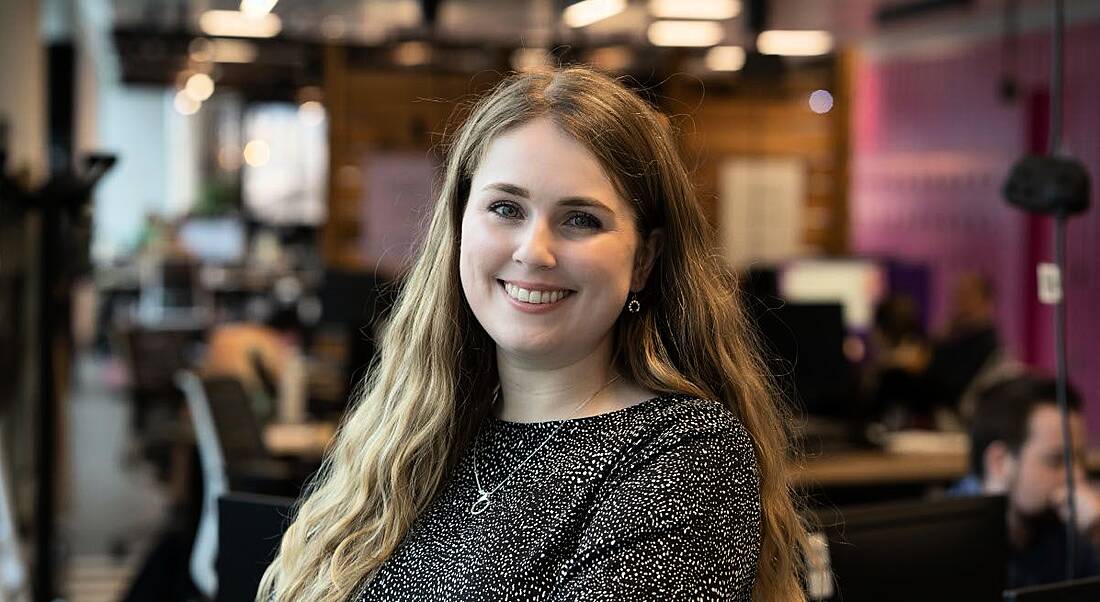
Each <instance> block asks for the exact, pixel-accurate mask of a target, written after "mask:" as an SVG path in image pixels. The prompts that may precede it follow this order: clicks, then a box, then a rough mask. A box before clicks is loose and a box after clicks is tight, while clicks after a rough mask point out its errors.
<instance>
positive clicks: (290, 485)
mask: <svg viewBox="0 0 1100 602" xmlns="http://www.w3.org/2000/svg"><path fill="white" fill-rule="evenodd" d="M202 386H203V390H204V391H205V393H206V399H207V401H208V402H209V404H210V414H211V417H212V418H213V421H214V427H215V429H216V431H217V437H218V443H219V445H220V447H221V450H222V455H223V458H224V462H225V471H226V477H227V478H228V480H229V482H228V486H229V490H230V491H234V492H249V493H261V494H268V495H281V496H289V497H297V495H298V493H299V492H300V491H301V487H302V485H303V484H304V482H305V480H306V479H307V478H308V477H309V473H310V470H309V469H310V466H308V465H307V464H303V463H299V462H296V461H294V460H291V459H282V458H274V457H272V456H271V455H270V454H269V453H268V451H267V448H266V447H265V445H264V441H263V432H262V430H261V427H260V422H259V420H258V419H257V417H256V414H255V412H254V411H253V410H252V398H251V397H250V395H249V393H248V390H247V389H245V387H244V385H243V384H242V383H241V381H239V380H237V379H236V378H234V377H230V376H216V377H209V378H204V379H203V380H202Z"/></svg>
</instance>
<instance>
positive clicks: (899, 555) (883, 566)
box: [815, 496, 1008, 602]
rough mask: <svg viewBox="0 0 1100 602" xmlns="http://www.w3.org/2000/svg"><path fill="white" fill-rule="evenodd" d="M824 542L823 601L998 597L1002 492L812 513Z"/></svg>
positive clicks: (1003, 556)
mask: <svg viewBox="0 0 1100 602" xmlns="http://www.w3.org/2000/svg"><path fill="white" fill-rule="evenodd" d="M815 518H816V520H817V525H818V526H819V527H820V529H821V531H823V532H824V535H825V538H826V540H827V542H828V551H829V565H830V566H831V571H832V574H833V577H834V581H833V585H834V586H835V591H834V595H833V596H832V597H830V598H825V599H828V600H844V601H849V602H850V601H855V600H891V601H892V602H908V601H914V602H915V601H918V600H919V601H921V602H927V601H928V600H937V601H947V600H974V601H981V600H999V599H1000V598H1001V595H1002V592H1003V590H1004V584H1005V565H1006V561H1007V554H1008V547H1007V538H1006V527H1005V499H1004V497H1001V496H990V497H973V498H954V499H945V500H934V501H929V500H919V501H911V502H900V503H890V504H884V505H876V506H865V507H858V508H855V507H854V508H847V509H836V508H830V509H822V510H818V511H817V512H816V517H815Z"/></svg>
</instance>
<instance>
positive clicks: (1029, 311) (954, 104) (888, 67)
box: [851, 24, 1100, 443]
mask: <svg viewBox="0 0 1100 602" xmlns="http://www.w3.org/2000/svg"><path fill="white" fill-rule="evenodd" d="M1066 41H1067V50H1066V55H1065V56H1066V70H1065V76H1066V90H1065V92H1066V98H1065V104H1064V105H1063V106H1064V110H1065V127H1064V130H1063V131H1064V140H1065V143H1066V149H1067V151H1069V152H1070V153H1072V154H1073V155H1074V156H1076V157H1077V158H1079V159H1080V160H1082V161H1083V162H1084V163H1085V165H1086V166H1087V167H1088V168H1089V171H1090V172H1091V174H1092V176H1093V201H1094V205H1095V204H1096V181H1097V178H1098V177H1100V100H1097V99H1100V78H1097V77H1096V73H1097V71H1096V68H1097V65H1096V57H1100V24H1087V25H1081V26H1075V27H1072V28H1070V29H1069V31H1068V32H1067V36H1066ZM1049 43H1050V42H1049V36H1048V35H1046V34H1041V35H1032V36H1027V37H1024V38H1023V39H1021V41H1020V48H1019V51H1018V57H1019V59H1018V62H1019V64H1018V66H1017V70H1016V76H1017V82H1018V85H1019V89H1020V90H1021V91H1022V94H1021V95H1020V97H1019V98H1018V99H1017V100H1016V101H1015V102H1013V103H1008V102H1005V101H1003V100H1001V99H1000V98H999V96H998V89H999V82H1000V76H1001V65H1002V60H1001V56H1000V42H999V41H997V40H987V41H982V42H978V43H976V44H975V45H973V46H970V47H967V48H960V49H959V50H957V51H956V52H955V53H953V54H950V55H937V56H935V57H927V58H926V57H905V58H901V57H894V58H889V59H882V60H873V59H869V60H867V61H866V62H865V63H864V65H863V66H862V67H861V68H860V70H859V72H858V74H857V77H856V90H855V94H854V98H855V100H856V103H855V107H854V114H853V119H852V123H853V128H854V131H853V135H852V141H853V147H854V148H853V157H852V159H853V160H852V197H851V220H852V223H851V226H852V229H851V231H852V246H853V251H854V252H856V253H867V254H883V255H892V256H896V257H900V258H904V259H907V260H911V261H922V262H925V263H927V264H928V265H930V266H931V268H932V298H931V300H930V303H931V307H930V308H929V309H930V315H931V316H932V324H933V327H934V328H939V327H942V326H943V325H944V322H945V320H946V318H947V316H946V313H947V310H948V304H947V301H948V295H949V294H950V285H951V283H952V282H953V280H954V278H955V277H956V276H957V275H958V274H960V273H962V272H964V271H968V270H977V271H980V272H982V273H984V274H985V275H987V276H988V277H990V278H991V279H992V280H993V282H994V284H995V286H996V290H997V293H998V295H997V296H998V307H997V317H998V325H999V328H1000V331H1001V334H1002V338H1003V339H1004V341H1005V343H1006V345H1007V347H1008V349H1009V350H1010V351H1011V352H1012V353H1013V354H1014V355H1016V356H1017V357H1019V358H1020V359H1025V360H1029V361H1030V362H1031V363H1033V364H1034V365H1037V366H1038V367H1040V368H1043V369H1046V370H1048V371H1049V370H1052V369H1053V363H1054V362H1053V347H1052V343H1051V342H1050V341H1051V333H1052V326H1051V317H1050V313H1051V312H1050V310H1049V309H1048V308H1045V307H1040V306H1039V305H1038V304H1037V302H1036V301H1035V300H1034V299H1035V290H1034V280H1035V276H1034V271H1035V266H1034V261H1035V260H1037V259H1046V258H1047V257H1049V251H1048V250H1047V249H1049V240H1048V238H1047V235H1046V234H1045V232H1046V229H1045V228H1044V227H1043V226H1042V225H1041V224H1040V225H1037V220H1038V218H1034V217H1030V216H1027V215H1025V214H1022V213H1020V212H1017V211H1016V210H1014V209H1010V208H1009V207H1008V206H1007V205H1006V204H1005V202H1004V201H1003V199H1002V197H1001V185H1002V182H1003V180H1004V177H1005V175H1006V174H1007V172H1008V169H1009V167H1010V166H1011V165H1012V163H1013V162H1014V161H1015V160H1016V159H1017V158H1018V157H1019V156H1020V155H1021V154H1023V153H1024V152H1026V151H1028V150H1030V149H1029V147H1030V146H1034V138H1033V137H1031V135H1032V134H1033V130H1034V127H1032V126H1033V125H1034V123H1035V117H1036V116H1035V114H1034V111H1035V105H1034V103H1030V102H1029V101H1028V99H1029V98H1033V97H1034V96H1035V95H1036V94H1042V93H1044V92H1045V90H1046V86H1047V81H1048V76H1049V62H1050V48H1049ZM1039 221H1042V220H1039ZM1098 233H1100V210H1097V209H1096V208H1095V207H1094V208H1093V209H1092V210H1091V211H1090V212H1089V213H1088V214H1086V215H1085V216H1082V217H1077V218H1075V219H1074V220H1073V221H1072V222H1071V225H1070V228H1069V245H1068V246H1069V248H1068V253H1067V255H1068V257H1069V263H1070V265H1069V266H1068V270H1067V273H1066V275H1065V277H1064V280H1065V282H1066V285H1067V287H1069V289H1070V290H1069V294H1068V308H1069V313H1068V315H1069V320H1070V333H1069V340H1068V343H1069V353H1070V376H1071V378H1072V380H1073V382H1074V383H1075V384H1076V385H1077V387H1078V388H1079V389H1080V390H1081V392H1082V394H1083V395H1084V397H1085V400H1086V408H1087V409H1086V419H1087V421H1088V424H1089V431H1090V434H1091V437H1092V438H1093V442H1094V443H1095V442H1096V441H1097V439H1100V370H1096V369H1095V368H1094V366H1093V364H1094V363H1095V361H1096V358H1097V357H1098V356H1100V312H1096V311H1094V309H1093V308H1095V307H1098V306H1100V274H1098V269H1097V257H1100V237H1098V236H1097V234H1098ZM1035 249H1039V250H1040V253H1039V256H1036V252H1035Z"/></svg>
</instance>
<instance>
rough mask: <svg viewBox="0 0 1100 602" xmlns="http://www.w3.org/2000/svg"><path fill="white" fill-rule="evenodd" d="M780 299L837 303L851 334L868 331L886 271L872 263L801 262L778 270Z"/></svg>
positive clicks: (883, 285) (874, 261)
mask: <svg viewBox="0 0 1100 602" xmlns="http://www.w3.org/2000/svg"><path fill="white" fill-rule="evenodd" d="M778 288H779V296H781V297H782V298H784V299H786V300H788V301H793V302H796V303H839V304H840V305H841V307H843V308H844V326H845V328H846V329H847V330H848V331H850V332H856V333H864V332H867V331H869V330H870V329H871V322H872V316H873V315H874V308H875V304H876V303H878V301H879V300H880V299H881V298H882V296H883V294H884V292H885V288H886V271H885V270H884V269H883V267H882V265H881V264H880V262H878V261H876V260H873V259H861V258H845V259H802V260H796V261H792V262H790V263H788V264H786V265H785V266H783V268H782V269H781V271H780V273H779V277H778Z"/></svg>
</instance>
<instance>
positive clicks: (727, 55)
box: [703, 46, 745, 71]
mask: <svg viewBox="0 0 1100 602" xmlns="http://www.w3.org/2000/svg"><path fill="white" fill-rule="evenodd" d="M703 62H704V63H705V64H706V66H707V69H710V70H711V71H740V70H741V68H742V67H744V66H745V49H744V48H742V47H740V46H715V47H714V48H711V49H710V50H708V51H707V56H706V58H705V59H703Z"/></svg>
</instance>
